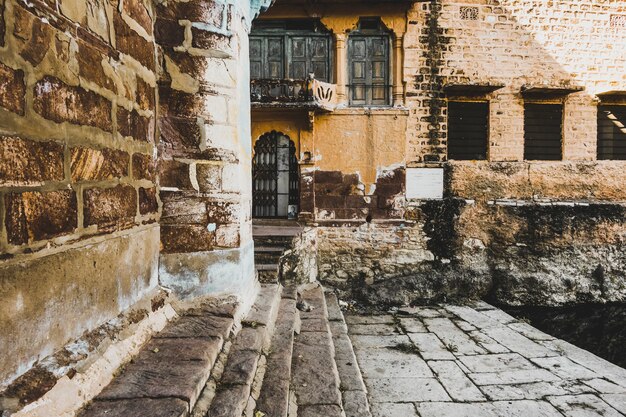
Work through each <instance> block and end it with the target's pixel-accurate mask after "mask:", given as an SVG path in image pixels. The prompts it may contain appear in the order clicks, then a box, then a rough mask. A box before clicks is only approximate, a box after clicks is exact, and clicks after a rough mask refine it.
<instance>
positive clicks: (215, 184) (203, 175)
mask: <svg viewBox="0 0 626 417" xmlns="http://www.w3.org/2000/svg"><path fill="white" fill-rule="evenodd" d="M196 179H197V181H198V187H199V188H200V192H204V193H210V192H215V191H220V190H221V188H222V166H221V165H215V164H196Z"/></svg>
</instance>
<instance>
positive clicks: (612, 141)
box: [598, 106, 626, 161]
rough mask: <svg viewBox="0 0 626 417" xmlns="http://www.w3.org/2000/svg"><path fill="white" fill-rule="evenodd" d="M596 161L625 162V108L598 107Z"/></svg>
mask: <svg viewBox="0 0 626 417" xmlns="http://www.w3.org/2000/svg"><path fill="white" fill-rule="evenodd" d="M598 159H602V160H611V159H612V160H620V161H624V160H626V106H599V107H598Z"/></svg>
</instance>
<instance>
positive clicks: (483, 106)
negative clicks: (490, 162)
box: [448, 101, 489, 161]
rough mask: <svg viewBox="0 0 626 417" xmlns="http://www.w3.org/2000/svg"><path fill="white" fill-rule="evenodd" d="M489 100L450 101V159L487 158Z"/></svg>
mask: <svg viewBox="0 0 626 417" xmlns="http://www.w3.org/2000/svg"><path fill="white" fill-rule="evenodd" d="M488 138H489V103H488V102H463V101H449V102H448V159H450V160H459V161H470V160H485V159H487V149H488Z"/></svg>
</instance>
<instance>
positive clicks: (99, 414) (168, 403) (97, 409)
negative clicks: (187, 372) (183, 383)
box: [78, 398, 189, 417]
mask: <svg viewBox="0 0 626 417" xmlns="http://www.w3.org/2000/svg"><path fill="white" fill-rule="evenodd" d="M188 411H189V405H188V404H187V403H186V402H185V401H183V400H180V399H178V398H161V399H150V398H135V399H126V400H116V401H97V400H96V401H94V402H93V403H91V404H90V405H89V406H87V408H86V409H85V410H83V411H82V412H80V413H79V414H78V416H79V417H111V416H139V415H145V416H150V417H187V416H188Z"/></svg>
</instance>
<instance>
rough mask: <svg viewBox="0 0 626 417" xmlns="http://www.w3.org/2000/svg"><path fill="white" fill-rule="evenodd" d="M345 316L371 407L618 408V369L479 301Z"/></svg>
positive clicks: (437, 414) (522, 413)
mask: <svg viewBox="0 0 626 417" xmlns="http://www.w3.org/2000/svg"><path fill="white" fill-rule="evenodd" d="M345 319H346V320H345V321H346V323H347V327H348V335H349V338H350V340H351V342H352V346H353V347H354V353H355V357H356V360H357V362H358V363H357V365H356V366H355V367H354V368H355V369H360V371H361V374H362V377H363V380H364V382H365V387H366V392H367V399H368V401H369V404H370V409H371V414H372V416H373V417H563V416H566V417H596V416H604V417H613V416H621V417H623V416H626V370H624V369H622V368H620V367H618V366H616V365H613V364H611V363H609V362H607V361H605V360H603V359H601V358H599V357H597V356H595V355H593V354H592V353H589V352H587V351H585V350H583V349H580V348H578V347H576V346H573V345H571V344H569V343H567V342H564V341H562V340H558V339H555V338H554V337H552V336H550V335H547V334H545V333H543V332H541V331H539V330H537V329H535V328H533V327H532V326H530V325H529V324H527V323H524V322H521V321H518V320H516V319H515V318H514V317H512V316H510V315H509V314H507V313H505V312H503V311H501V310H499V309H496V308H494V307H492V306H490V305H489V304H487V303H484V302H478V303H474V304H470V305H463V306H452V305H439V306H431V307H427V308H420V307H411V308H404V309H400V310H399V311H398V312H397V314H394V315H391V314H386V315H380V316H368V315H358V314H347V315H346V317H345ZM338 342H339V343H342V344H345V343H344V342H341V341H338ZM336 343H337V342H336ZM340 362H341V361H338V363H340ZM341 373H342V372H340V374H341ZM344 396H345V395H344ZM344 401H345V400H344Z"/></svg>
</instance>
